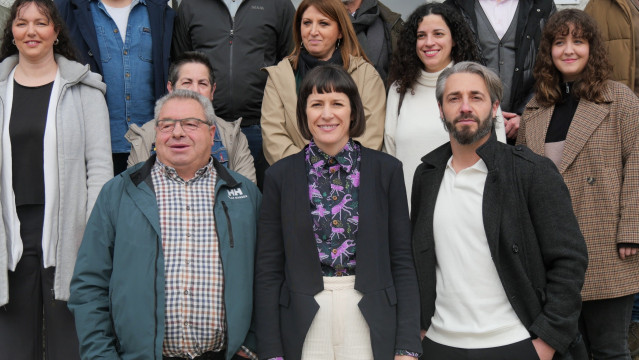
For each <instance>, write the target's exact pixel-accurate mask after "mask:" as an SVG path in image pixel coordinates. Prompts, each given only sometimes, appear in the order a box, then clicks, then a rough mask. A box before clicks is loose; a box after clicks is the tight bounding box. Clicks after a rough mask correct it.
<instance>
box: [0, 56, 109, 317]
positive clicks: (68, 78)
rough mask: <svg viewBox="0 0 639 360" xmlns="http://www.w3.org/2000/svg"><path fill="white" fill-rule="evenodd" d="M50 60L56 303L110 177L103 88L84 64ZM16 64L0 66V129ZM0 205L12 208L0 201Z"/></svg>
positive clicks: (2, 254)
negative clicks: (54, 83)
mask: <svg viewBox="0 0 639 360" xmlns="http://www.w3.org/2000/svg"><path fill="white" fill-rule="evenodd" d="M55 60H56V62H57V64H58V68H59V71H60V79H61V80H60V81H61V83H60V86H59V94H58V95H59V97H58V104H57V112H56V116H55V121H56V132H57V136H56V138H57V151H58V174H59V176H58V186H59V189H60V194H59V197H60V200H59V208H58V211H57V214H56V215H55V217H56V218H55V219H53V220H52V222H53V224H56V225H54V226H55V227H56V228H57V231H58V242H57V247H56V271H55V278H54V292H55V298H56V299H57V300H65V301H66V300H67V299H68V298H69V283H70V281H71V276H72V275H73V268H74V266H75V259H76V255H77V252H78V248H79V247H80V243H81V242H82V235H83V234H84V227H85V226H86V222H87V219H88V218H89V215H90V214H91V210H92V209H93V204H94V203H95V200H96V198H97V197H98V193H99V192H100V189H101V188H102V185H104V183H106V182H107V181H108V180H109V179H111V178H112V177H113V164H112V160H111V138H110V135H109V134H110V131H109V112H108V110H107V106H106V101H105V100H104V94H105V91H106V85H104V83H103V82H102V81H101V80H102V77H101V76H100V75H98V74H95V73H92V72H91V71H89V66H86V65H81V64H79V63H77V62H75V61H70V60H67V59H66V58H64V57H62V56H59V55H56V57H55ZM17 64H18V56H17V55H14V56H11V57H8V58H6V59H5V60H4V61H2V62H1V63H0V129H2V126H3V125H2V124H3V122H4V120H5V119H4V107H5V105H6V104H5V95H6V90H7V80H8V77H9V74H10V73H11V71H12V70H13V68H14V67H15V66H16V65H17ZM0 159H1V156H0ZM0 168H1V164H0ZM0 191H12V189H0ZM2 206H3V207H4V206H15V205H14V204H4V203H3V204H2ZM58 215H59V216H58ZM0 229H4V230H5V231H0V269H3V270H0V306H2V305H5V304H7V303H8V302H9V287H8V276H7V272H8V270H7V247H8V244H7V229H6V226H5V224H4V221H3V220H2V219H0Z"/></svg>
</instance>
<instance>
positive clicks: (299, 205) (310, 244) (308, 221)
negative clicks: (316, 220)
mask: <svg viewBox="0 0 639 360" xmlns="http://www.w3.org/2000/svg"><path fill="white" fill-rule="evenodd" d="M294 156H295V162H294V163H291V164H292V165H293V166H291V167H290V169H289V180H290V181H291V182H290V188H289V191H291V195H292V196H291V197H290V200H291V201H292V203H289V205H290V206H291V208H293V209H295V211H294V212H293V219H292V220H293V223H292V224H290V226H293V227H294V228H295V238H294V239H292V240H293V241H296V242H299V243H298V244H291V245H292V246H291V247H290V248H293V249H298V250H301V251H300V252H299V253H298V257H297V259H296V260H294V263H295V262H296V261H297V263H296V265H297V266H292V267H291V268H295V269H298V270H300V269H305V270H301V271H307V274H316V273H317V272H319V271H320V269H321V265H320V262H319V256H318V254H317V245H316V244H315V236H314V235H313V218H312V217H311V208H310V200H309V198H308V180H307V174H306V164H305V162H304V156H305V151H304V149H303V150H302V151H300V152H299V153H297V154H295V155H294ZM282 190H283V191H286V190H287V189H286V187H284V188H283V189H282ZM282 220H283V222H284V224H286V221H285V219H282Z"/></svg>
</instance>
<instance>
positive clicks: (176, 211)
mask: <svg viewBox="0 0 639 360" xmlns="http://www.w3.org/2000/svg"><path fill="white" fill-rule="evenodd" d="M151 174H152V179H153V186H154V188H155V194H156V198H157V203H158V210H159V216H160V228H161V230H162V250H163V253H164V276H165V285H164V291H165V294H166V304H165V310H164V311H165V321H164V325H165V333H164V344H163V349H162V354H163V355H164V356H169V357H195V356H199V355H201V354H203V353H205V352H207V351H211V350H222V349H224V347H225V345H226V344H225V336H226V316H225V310H224V297H223V295H224V276H223V270H222V262H221V260H220V253H219V248H218V245H219V243H218V239H217V233H216V231H215V216H214V212H213V210H214V204H215V201H214V198H215V180H216V175H217V174H216V171H215V168H214V167H213V161H212V160H211V161H210V162H209V163H208V164H207V165H206V166H205V167H203V168H201V169H199V170H198V171H197V172H196V173H195V176H194V177H193V178H192V179H191V180H188V181H184V179H182V178H181V177H180V176H179V175H178V174H177V172H176V171H175V169H173V168H171V167H168V166H166V165H164V164H162V163H161V162H160V161H159V160H157V161H156V163H155V166H153V170H152V171H151Z"/></svg>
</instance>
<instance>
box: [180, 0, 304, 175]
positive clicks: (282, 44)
mask: <svg viewBox="0 0 639 360" xmlns="http://www.w3.org/2000/svg"><path fill="white" fill-rule="evenodd" d="M294 14H295V8H294V7H293V3H292V2H291V1H290V0H242V1H239V0H238V1H231V0H183V1H182V2H181V3H180V7H179V8H178V10H177V17H176V20H175V30H174V32H173V45H172V50H171V52H172V54H173V55H174V57H177V56H178V55H180V54H182V53H183V52H185V51H193V50H196V51H200V52H202V53H204V54H206V55H207V56H208V57H209V60H210V61H211V64H212V65H213V71H214V73H215V78H216V79H217V88H218V90H217V91H216V92H215V99H214V100H213V106H214V107H215V113H216V114H217V115H218V116H219V117H221V118H222V119H224V120H226V121H233V120H235V119H237V118H240V117H241V118H242V132H243V133H244V134H245V135H246V137H247V139H248V142H249V148H250V149H251V155H252V156H253V159H255V170H256V175H257V183H258V185H261V184H262V180H263V176H264V170H265V169H266V166H267V163H266V159H264V154H263V153H262V131H261V128H260V119H261V117H262V116H261V110H262V98H263V97H264V86H265V85H266V78H267V76H268V75H267V73H266V72H264V71H260V69H262V68H265V67H267V66H271V65H275V64H277V63H278V62H279V61H280V60H282V59H283V58H284V57H285V56H286V55H288V54H289V52H290V51H291V50H292V45H293V33H292V28H293V15H294Z"/></svg>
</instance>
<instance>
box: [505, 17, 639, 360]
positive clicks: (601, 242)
mask: <svg viewBox="0 0 639 360" xmlns="http://www.w3.org/2000/svg"><path fill="white" fill-rule="evenodd" d="M609 74H610V66H609V64H608V57H607V54H606V48H605V46H604V45H603V43H602V40H601V35H600V34H599V30H598V29H597V25H596V24H595V22H594V20H593V19H592V18H591V17H590V16H589V15H587V14H586V13H584V12H583V11H580V10H575V9H570V10H563V11H560V12H558V13H557V14H555V15H554V16H552V17H551V18H550V19H549V21H548V24H546V26H545V27H544V30H543V33H542V38H541V43H540V49H539V54H538V56H537V62H536V63H535V67H534V76H535V79H536V80H537V84H536V95H535V97H534V98H533V99H532V100H531V101H530V102H529V103H528V105H527V106H526V110H525V112H524V114H523V116H522V121H521V127H520V129H519V134H518V137H517V142H518V143H519V144H523V145H526V146H528V147H529V148H530V149H532V150H533V151H534V152H536V153H538V154H541V155H544V156H546V157H548V158H550V159H551V160H553V162H554V163H555V165H557V167H558V168H559V171H560V173H561V174H562V175H563V178H564V181H565V182H566V185H568V189H569V190H570V195H571V197H572V202H573V208H574V210H575V214H576V215H577V220H578V221H579V227H580V228H581V231H582V233H583V235H584V238H585V240H586V245H587V247H588V258H589V264H588V270H587V271H586V280H585V283H584V286H583V290H582V292H581V295H582V298H583V303H582V310H581V316H580V319H579V328H580V329H579V330H580V331H581V333H582V335H583V337H584V340H585V343H586V346H587V347H588V349H589V352H590V356H591V357H592V358H593V359H628V360H630V355H629V352H628V344H627V331H628V325H629V322H630V313H631V310H632V303H633V298H634V295H633V294H635V293H637V292H639V281H637V279H639V256H638V255H637V248H639V238H638V237H637V234H639V121H638V119H639V98H637V96H636V95H635V94H634V93H633V92H632V90H630V89H629V88H628V87H626V86H625V85H622V84H621V83H618V82H615V81H611V80H608V76H609Z"/></svg>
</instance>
